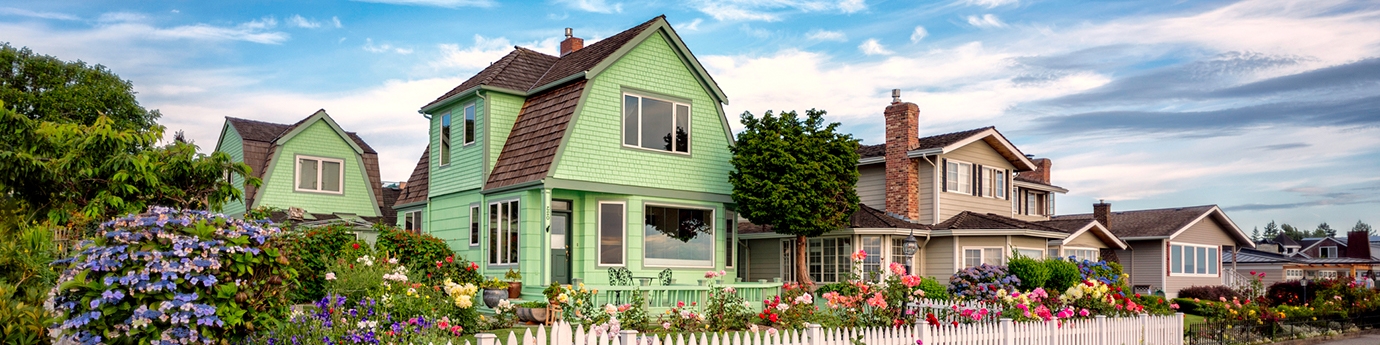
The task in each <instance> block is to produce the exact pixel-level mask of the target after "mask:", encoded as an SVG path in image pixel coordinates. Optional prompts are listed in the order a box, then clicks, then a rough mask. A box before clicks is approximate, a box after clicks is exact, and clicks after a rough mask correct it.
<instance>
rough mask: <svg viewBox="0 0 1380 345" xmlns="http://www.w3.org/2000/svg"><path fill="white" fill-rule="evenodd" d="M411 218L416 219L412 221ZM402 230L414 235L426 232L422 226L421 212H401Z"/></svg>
mask: <svg viewBox="0 0 1380 345" xmlns="http://www.w3.org/2000/svg"><path fill="white" fill-rule="evenodd" d="M413 217H415V218H416V219H415V220H414V219H412V218H413ZM408 223H411V224H412V225H413V226H415V227H416V228H412V227H408ZM403 230H407V231H408V232H411V233H414V234H422V233H424V232H425V231H426V228H425V227H424V226H423V224H422V210H416V211H407V212H403Z"/></svg>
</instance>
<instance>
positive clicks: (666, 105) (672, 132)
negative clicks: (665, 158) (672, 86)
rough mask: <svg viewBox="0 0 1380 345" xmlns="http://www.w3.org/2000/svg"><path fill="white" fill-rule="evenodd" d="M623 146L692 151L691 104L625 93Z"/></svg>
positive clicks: (683, 151)
mask: <svg viewBox="0 0 1380 345" xmlns="http://www.w3.org/2000/svg"><path fill="white" fill-rule="evenodd" d="M623 145H624V146H631V147H638V148H644V149H651V150H658V151H669V152H681V153H689V152H690V105H689V104H686V103H681V102H676V101H667V100H660V99H655V98H650V97H644V96H639V95H634V94H623Z"/></svg>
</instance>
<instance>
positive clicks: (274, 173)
mask: <svg viewBox="0 0 1380 345" xmlns="http://www.w3.org/2000/svg"><path fill="white" fill-rule="evenodd" d="M296 127H297V129H298V130H297V131H296V133H295V134H294V135H293V136H292V137H291V138H288V140H279V143H280V145H278V146H276V147H273V148H272V152H271V154H270V159H269V160H268V162H267V163H266V168H265V169H264V175H263V180H264V181H263V187H261V188H260V191H259V194H260V197H258V198H256V199H255V200H254V204H253V205H251V208H252V207H257V206H273V207H278V208H284V209H286V208H288V207H301V208H303V209H305V210H307V211H308V212H312V213H353V214H355V215H359V216H366V217H378V216H380V215H381V211H380V207H379V205H378V203H379V201H378V200H379V199H378V198H377V197H376V196H377V195H378V194H379V193H378V192H377V191H376V190H375V188H374V186H371V184H373V183H372V182H371V181H370V175H369V173H368V171H367V170H368V169H369V165H368V164H366V161H365V159H363V157H362V155H360V154H358V153H356V152H355V150H356V149H357V148H358V147H359V146H357V145H353V141H354V140H353V138H350V137H349V136H344V137H342V136H341V135H340V134H339V131H338V129H337V128H333V127H332V126H331V124H329V123H328V122H327V121H312V122H303V123H300V124H299V125H297V126H296ZM299 156H311V157H321V158H328V159H338V160H341V161H342V163H343V169H345V170H344V181H343V185H344V186H343V190H342V192H341V194H323V193H309V192H298V191H296V188H295V180H296V173H297V172H296V168H297V166H296V163H297V158H298V157H299ZM375 169H377V168H375Z"/></svg>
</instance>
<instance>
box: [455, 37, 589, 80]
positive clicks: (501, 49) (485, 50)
mask: <svg viewBox="0 0 1380 345" xmlns="http://www.w3.org/2000/svg"><path fill="white" fill-rule="evenodd" d="M585 44H586V45H589V44H591V43H590V42H589V41H586V42H585ZM513 45H514V44H513V42H512V41H509V40H508V39H507V38H505V37H497V38H487V37H484V36H480V35H478V34H476V35H474V44H472V45H470V46H469V47H463V48H462V47H461V46H460V45H458V44H441V45H440V46H439V48H440V51H441V58H440V59H438V60H436V61H432V62H431V63H430V65H431V67H433V68H437V69H459V70H462V71H476V70H479V69H483V68H484V67H488V66H489V64H490V63H492V62H494V61H498V59H500V58H502V57H503V56H504V55H507V54H508V53H509V52H511V51H513ZM559 45H560V41H559V40H558V39H557V38H554V37H553V38H549V39H546V40H543V41H540V42H529V43H528V44H525V45H522V46H523V47H526V48H528V49H532V50H536V51H539V52H542V53H546V54H551V55H557V54H558V53H559V50H558V47H559Z"/></svg>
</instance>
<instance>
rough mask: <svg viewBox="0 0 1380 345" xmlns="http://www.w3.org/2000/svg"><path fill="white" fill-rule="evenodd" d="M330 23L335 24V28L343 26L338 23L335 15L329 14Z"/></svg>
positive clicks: (338, 20)
mask: <svg viewBox="0 0 1380 345" xmlns="http://www.w3.org/2000/svg"><path fill="white" fill-rule="evenodd" d="M331 24H335V28H336V29H339V28H342V27H344V26H343V25H340V18H339V17H335V16H331Z"/></svg>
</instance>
